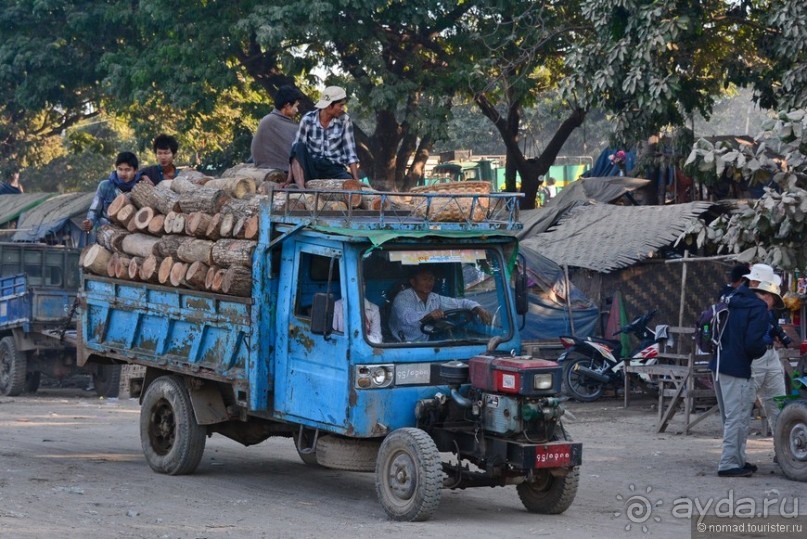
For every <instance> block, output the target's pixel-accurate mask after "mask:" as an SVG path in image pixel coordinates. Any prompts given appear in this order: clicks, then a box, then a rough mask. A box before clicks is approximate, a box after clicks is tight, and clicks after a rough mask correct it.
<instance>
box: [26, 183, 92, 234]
mask: <svg viewBox="0 0 807 539" xmlns="http://www.w3.org/2000/svg"><path fill="white" fill-rule="evenodd" d="M17 196H19V195H17ZM93 196H95V193H68V194H65V195H59V196H55V197H53V198H50V199H48V200H46V201H44V202H43V203H41V204H40V205H38V206H36V207H35V208H32V209H30V210H28V211H26V212H25V213H24V214H23V215H22V217H20V220H19V221H18V223H17V232H15V233H14V236H13V237H12V238H11V241H24V242H39V241H49V240H51V241H58V242H59V243H61V242H62V241H64V240H66V238H65V236H70V239H71V241H72V244H73V245H79V243H80V240H81V238H82V234H81V231H80V229H79V228H78V226H77V225H76V224H75V223H73V222H72V221H71V218H75V219H78V220H81V219H83V218H84V216H85V215H86V214H87V210H88V209H89V208H90V204H91V203H92V199H93Z"/></svg>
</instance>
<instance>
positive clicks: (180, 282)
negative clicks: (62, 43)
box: [168, 262, 188, 286]
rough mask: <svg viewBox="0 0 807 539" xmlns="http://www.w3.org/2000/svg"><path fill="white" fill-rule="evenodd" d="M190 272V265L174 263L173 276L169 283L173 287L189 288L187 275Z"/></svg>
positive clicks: (171, 275)
mask: <svg viewBox="0 0 807 539" xmlns="http://www.w3.org/2000/svg"><path fill="white" fill-rule="evenodd" d="M187 272H188V265H187V264H186V263H184V262H174V265H173V266H172V267H171V274H170V276H169V277H168V282H170V283H171V286H187V283H186V282H185V274H186V273H187Z"/></svg>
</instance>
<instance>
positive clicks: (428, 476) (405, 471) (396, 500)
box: [375, 428, 443, 522]
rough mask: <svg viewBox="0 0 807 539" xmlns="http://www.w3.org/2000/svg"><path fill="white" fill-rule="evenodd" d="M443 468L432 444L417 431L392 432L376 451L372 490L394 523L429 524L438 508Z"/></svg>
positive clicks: (421, 432)
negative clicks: (427, 521)
mask: <svg viewBox="0 0 807 539" xmlns="http://www.w3.org/2000/svg"><path fill="white" fill-rule="evenodd" d="M442 488H443V466H442V464H441V463H440V452H439V451H438V450H437V446H436V445H435V443H434V440H432V439H431V437H430V436H429V435H428V434H426V432H424V431H422V430H420V429H414V428H405V429H398V430H396V431H393V432H392V434H390V435H389V436H387V437H386V438H385V439H384V442H383V443H382V444H381V449H379V451H378V460H377V462H376V467H375V489H376V494H377V495H378V500H379V501H380V502H381V506H382V507H383V508H384V511H385V512H386V513H387V515H388V516H389V517H390V518H391V519H393V520H400V521H405V522H417V521H423V520H428V519H429V517H431V516H432V514H433V513H434V511H435V510H437V506H438V505H439V504H440V495H441V489H442Z"/></svg>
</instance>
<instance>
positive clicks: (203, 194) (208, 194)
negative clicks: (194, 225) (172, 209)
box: [179, 187, 230, 215]
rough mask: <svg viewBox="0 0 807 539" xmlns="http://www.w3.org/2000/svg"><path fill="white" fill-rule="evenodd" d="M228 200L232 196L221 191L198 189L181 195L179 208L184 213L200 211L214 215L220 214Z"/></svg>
mask: <svg viewBox="0 0 807 539" xmlns="http://www.w3.org/2000/svg"><path fill="white" fill-rule="evenodd" d="M228 200H230V196H229V195H228V194H227V193H225V192H224V191H222V190H221V189H214V188H212V187H211V188H208V187H197V188H196V189H194V190H193V191H187V192H185V193H182V194H180V195H179V207H180V208H181V209H182V213H191V212H195V211H200V212H203V213H209V214H211V215H212V214H214V213H218V212H220V211H221V208H222V206H224V205H225V204H226V203H227V201H228Z"/></svg>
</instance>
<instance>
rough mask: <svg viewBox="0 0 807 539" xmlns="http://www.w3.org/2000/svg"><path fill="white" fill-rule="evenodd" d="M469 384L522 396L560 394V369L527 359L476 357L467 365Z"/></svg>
mask: <svg viewBox="0 0 807 539" xmlns="http://www.w3.org/2000/svg"><path fill="white" fill-rule="evenodd" d="M468 371H469V377H470V382H471V385H472V386H473V387H475V388H477V389H481V390H483V391H493V392H496V393H505V394H510V395H522V396H525V397H544V396H552V395H557V394H558V393H560V384H561V373H562V367H561V366H560V365H558V364H557V363H556V362H554V361H548V360H546V359H535V358H533V357H530V356H516V357H511V356H499V357H496V356H487V355H484V356H476V357H473V358H471V360H470V361H469V362H468Z"/></svg>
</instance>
